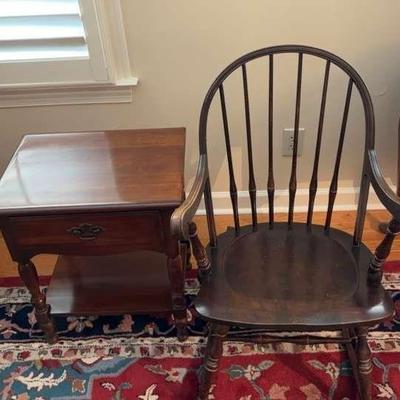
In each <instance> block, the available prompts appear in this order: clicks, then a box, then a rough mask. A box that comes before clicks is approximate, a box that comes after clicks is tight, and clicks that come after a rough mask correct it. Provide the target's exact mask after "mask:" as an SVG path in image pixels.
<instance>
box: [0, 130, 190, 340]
mask: <svg viewBox="0 0 400 400" xmlns="http://www.w3.org/2000/svg"><path fill="white" fill-rule="evenodd" d="M184 147H185V131H184V128H171V129H149V130H124V131H107V132H81V133H64V134H45V135H27V136H25V137H24V139H23V140H22V143H21V145H20V146H19V148H18V149H17V151H16V153H15V154H14V156H13V158H12V160H11V162H10V164H9V166H8V168H7V169H6V171H5V173H4V175H3V177H2V178H1V180H0V227H1V230H2V232H3V236H4V239H5V242H6V244H7V247H8V249H9V252H10V255H11V257H12V259H13V260H14V261H16V262H17V263H18V266H19V273H20V275H21V277H22V279H23V280H24V282H25V284H26V286H27V287H28V289H29V290H30V293H31V294H32V303H33V304H34V306H35V313H36V316H37V319H38V322H39V324H40V327H41V328H42V329H43V331H44V332H45V334H46V336H47V339H48V341H49V342H54V341H56V340H57V336H56V329H55V326H54V324H53V322H52V319H51V316H50V305H52V306H53V309H52V312H54V313H74V314H88V313H95V314H103V313H118V312H168V311H169V312H171V311H173V313H174V316H175V320H176V324H177V329H178V336H179V338H180V339H184V337H185V335H186V331H185V329H186V304H185V299H184V293H183V285H184V268H185V264H186V261H187V250H186V246H187V244H185V243H184V242H182V244H181V242H180V241H179V239H178V238H177V237H174V236H172V234H171V231H170V218H171V215H172V213H173V211H174V209H175V208H176V207H178V206H179V205H180V204H181V203H182V201H183V199H184V189H183V165H184ZM132 251H139V253H138V255H135V254H132ZM143 251H144V252H143ZM151 252H152V253H151ZM43 253H48V254H60V255H63V256H61V257H60V259H59V261H58V263H57V265H56V269H55V273H54V276H53V278H52V281H51V285H50V289H49V294H48V298H49V300H50V301H49V304H48V302H47V301H46V296H45V295H44V293H42V292H41V291H40V288H39V284H38V279H37V272H36V269H35V266H34V264H33V263H32V261H31V258H32V257H33V256H35V255H37V254H43ZM53 302H54V304H52V303H53Z"/></svg>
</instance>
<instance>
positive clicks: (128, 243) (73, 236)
mask: <svg viewBox="0 0 400 400" xmlns="http://www.w3.org/2000/svg"><path fill="white" fill-rule="evenodd" d="M161 221H162V220H161V216H160V214H159V213H158V212H156V211H142V212H137V213H136V212H135V213H134V212H130V213H127V212H123V213H109V214H108V213H93V214H92V213H90V214H69V215H58V216H35V217H12V218H10V221H9V222H10V224H9V226H10V227H12V232H11V235H12V237H13V242H14V244H15V245H16V246H17V247H18V248H33V247H34V248H35V249H37V250H38V252H39V251H42V252H54V253H60V254H62V253H64V254H73V253H74V254H78V253H82V251H85V250H90V249H92V250H93V249H98V250H101V251H97V252H94V254H99V253H104V254H107V253H114V252H119V251H123V250H125V249H126V250H132V249H145V250H156V251H162V250H163V247H164V246H163V245H164V243H163V242H164V240H163V229H162V222H161Z"/></svg>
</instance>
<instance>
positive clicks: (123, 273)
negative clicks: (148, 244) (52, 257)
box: [47, 251, 172, 315]
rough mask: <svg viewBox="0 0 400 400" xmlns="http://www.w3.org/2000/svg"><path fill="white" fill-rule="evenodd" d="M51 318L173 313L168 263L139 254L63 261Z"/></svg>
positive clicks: (53, 287) (51, 295) (54, 282)
mask: <svg viewBox="0 0 400 400" xmlns="http://www.w3.org/2000/svg"><path fill="white" fill-rule="evenodd" d="M47 302H48V304H49V305H50V306H51V313H52V314H75V315H76V314H79V315H91V314H94V315H119V314H124V313H158V312H159V313H162V312H168V311H170V310H171V308H172V305H171V290H170V282H169V278H168V271H167V258H166V256H165V255H163V254H159V253H154V252H149V251H141V252H134V253H127V254H118V255H112V256H100V257H99V256H85V257H76V256H60V257H59V258H58V260H57V263H56V266H55V270H54V273H53V276H52V278H51V282H50V285H49V288H48V291H47Z"/></svg>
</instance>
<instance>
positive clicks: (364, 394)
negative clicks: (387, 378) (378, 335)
mask: <svg viewBox="0 0 400 400" xmlns="http://www.w3.org/2000/svg"><path fill="white" fill-rule="evenodd" d="M356 332H357V337H358V345H357V358H358V376H359V381H360V389H359V390H360V398H361V400H371V398H372V397H371V390H372V389H371V387H372V383H371V375H372V361H371V350H370V348H369V345H368V342H367V335H368V328H367V327H361V328H358V329H357V330H356Z"/></svg>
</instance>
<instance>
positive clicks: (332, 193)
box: [325, 79, 353, 230]
mask: <svg viewBox="0 0 400 400" xmlns="http://www.w3.org/2000/svg"><path fill="white" fill-rule="evenodd" d="M352 88H353V81H352V80H351V79H350V80H349V84H348V86H347V94H346V102H345V105H344V111H343V119H342V126H341V128H340V137H339V144H338V150H337V154H336V161H335V168H334V172H333V176H332V181H331V185H330V187H329V199H328V211H327V214H326V220H325V230H328V229H329V227H330V225H331V220H332V211H333V205H334V203H335V199H336V193H337V184H338V176H339V168H340V161H341V158H342V151H343V143H344V137H345V133H346V126H347V117H348V115H349V109H350V100H351V91H352Z"/></svg>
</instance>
